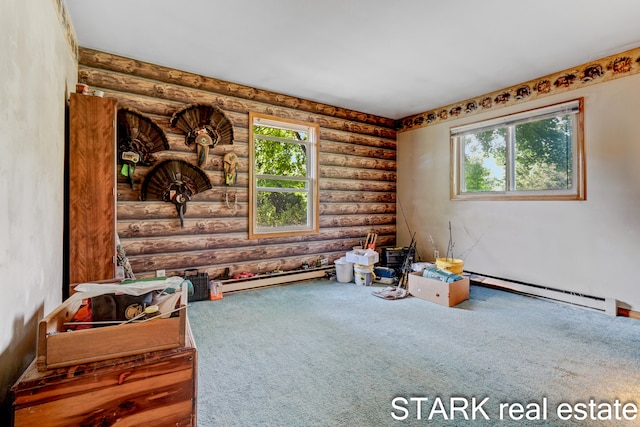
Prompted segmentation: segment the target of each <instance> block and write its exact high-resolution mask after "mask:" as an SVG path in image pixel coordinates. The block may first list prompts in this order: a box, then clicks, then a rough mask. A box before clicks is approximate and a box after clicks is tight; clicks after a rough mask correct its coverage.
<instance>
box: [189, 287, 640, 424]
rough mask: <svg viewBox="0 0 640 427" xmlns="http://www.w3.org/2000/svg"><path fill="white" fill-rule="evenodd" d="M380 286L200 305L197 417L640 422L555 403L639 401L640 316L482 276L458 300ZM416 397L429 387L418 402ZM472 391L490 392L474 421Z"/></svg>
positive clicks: (265, 293)
mask: <svg viewBox="0 0 640 427" xmlns="http://www.w3.org/2000/svg"><path fill="white" fill-rule="evenodd" d="M375 289H376V288H375V287H363V286H357V285H355V284H353V283H351V284H342V283H336V282H331V281H328V280H319V281H313V282H304V283H301V284H295V285H288V286H280V287H271V288H265V289H261V290H255V291H248V292H241V293H235V294H228V295H225V296H224V298H223V299H222V300H219V301H199V302H195V303H192V306H191V307H190V308H189V319H190V323H191V328H192V330H193V333H194V336H195V339H196V343H197V346H198V425H199V426H205V427H208V426H225V427H226V426H270V427H271V426H350V427H353V426H396V425H397V426H399V425H420V426H424V425H448V426H460V425H472V426H476V425H477V426H494V425H501V426H503V425H504V426H510V425H513V426H525V425H526V426H528V425H556V426H563V425H581V426H590V425H592V426H604V425H615V426H627V425H640V421H639V420H638V417H636V419H635V420H634V421H625V420H624V419H622V420H615V417H616V412H615V407H613V405H612V412H611V413H610V416H611V418H612V419H613V420H612V421H592V420H590V418H591V415H590V412H589V411H590V409H589V407H585V408H586V411H587V412H586V419H583V420H580V419H576V418H583V416H582V415H581V413H580V412H578V413H577V414H575V415H574V416H570V417H569V419H568V420H566V421H563V420H560V419H559V418H558V417H557V414H556V411H557V409H558V407H559V406H560V405H561V404H562V403H568V404H570V405H575V404H576V403H579V402H583V403H586V404H588V403H589V402H590V401H591V400H593V405H595V406H594V409H595V410H594V411H593V412H594V414H595V415H596V418H603V417H606V415H607V413H606V412H602V411H603V410H606V408H607V406H606V405H608V404H614V403H615V401H616V399H618V400H619V402H620V403H621V404H622V405H625V404H629V403H630V404H631V405H632V406H627V408H628V409H633V407H638V406H640V322H639V321H637V320H633V319H628V318H622V317H615V318H614V317H610V316H607V315H606V314H603V313H599V312H595V311H591V310H587V309H583V308H577V307H573V306H568V305H564V304H560V303H555V302H551V301H546V300H541V299H536V298H531V297H527V296H523V295H518V294H513V293H509V292H505V291H500V290H496V289H490V288H485V287H480V286H473V285H472V286H471V298H470V300H469V301H465V302H463V303H461V304H459V305H458V306H457V307H455V308H447V307H443V306H440V305H437V304H433V303H430V302H427V301H423V300H421V299H418V298H415V297H409V298H406V299H402V300H394V301H388V300H384V299H380V298H376V297H374V296H372V295H371V292H372V290H375ZM397 397H401V398H404V399H406V402H407V403H406V404H405V403H404V402H405V401H403V400H396V401H395V402H396V405H395V407H392V401H393V400H394V398H397ZM411 398H425V399H427V400H423V401H422V403H421V405H422V406H421V411H420V413H418V411H417V401H415V400H410V399H411ZM473 398H475V399H476V403H477V404H478V405H479V404H480V403H481V401H483V399H485V398H488V400H487V401H486V402H485V403H484V404H483V405H481V406H480V409H479V410H477V411H476V413H475V415H476V417H475V418H476V419H475V420H473V419H472V416H473V413H472V410H471V408H472V404H473V401H472V399H473ZM543 398H546V400H547V412H546V417H547V419H546V420H544V419H540V420H537V418H542V417H543V410H542V409H543V407H542V405H543ZM452 399H453V402H452ZM465 402H468V404H469V407H468V408H467V409H466V410H460V411H457V412H454V413H453V414H451V413H450V412H449V411H450V410H451V406H452V404H453V406H455V407H461V406H462V405H464V403H465ZM501 404H502V405H509V406H504V407H503V410H502V413H503V419H502V420H501V419H500V405H501ZM512 404H513V406H512ZM518 404H520V405H522V407H523V408H524V412H518V411H517V409H518V406H517V405H518ZM510 407H511V408H512V410H513V411H514V412H512V413H511V414H510V413H509V408H510ZM538 408H539V410H538ZM577 409H578V410H580V409H581V408H580V407H578V408H577ZM482 411H484V413H486V415H487V416H488V418H489V419H488V420H487V419H485V416H484V415H483V413H482ZM599 411H600V412H599ZM392 414H394V415H396V417H399V418H404V420H396V419H394V418H393V417H392ZM598 414H599V417H598ZM618 414H620V415H624V414H622V412H621V411H618ZM430 415H431V420H429V419H428V418H429V416H430ZM451 415H453V419H451V418H452V417H451ZM465 415H468V417H469V420H465V417H464V416H465ZM418 418H420V419H418ZM622 418H624V417H622Z"/></svg>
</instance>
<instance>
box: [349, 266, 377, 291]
mask: <svg viewBox="0 0 640 427" xmlns="http://www.w3.org/2000/svg"><path fill="white" fill-rule="evenodd" d="M353 271H354V275H355V277H356V285H361V286H371V283H372V282H373V266H372V265H360V264H356V265H355V266H354V267H353Z"/></svg>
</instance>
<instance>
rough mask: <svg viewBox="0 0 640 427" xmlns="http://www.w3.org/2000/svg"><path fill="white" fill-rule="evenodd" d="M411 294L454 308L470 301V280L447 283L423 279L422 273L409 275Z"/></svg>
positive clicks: (464, 279)
mask: <svg viewBox="0 0 640 427" xmlns="http://www.w3.org/2000/svg"><path fill="white" fill-rule="evenodd" d="M409 293H410V294H411V295H413V296H415V297H418V298H420V299H423V300H426V301H431V302H435V303H436V304H440V305H444V306H446V307H453V306H454V305H458V304H460V303H461V302H462V301H465V300H468V299H469V278H468V277H464V278H462V279H461V280H457V281H455V282H451V283H446V282H442V281H440V280H436V279H428V278H426V277H422V272H421V271H417V272H413V273H409Z"/></svg>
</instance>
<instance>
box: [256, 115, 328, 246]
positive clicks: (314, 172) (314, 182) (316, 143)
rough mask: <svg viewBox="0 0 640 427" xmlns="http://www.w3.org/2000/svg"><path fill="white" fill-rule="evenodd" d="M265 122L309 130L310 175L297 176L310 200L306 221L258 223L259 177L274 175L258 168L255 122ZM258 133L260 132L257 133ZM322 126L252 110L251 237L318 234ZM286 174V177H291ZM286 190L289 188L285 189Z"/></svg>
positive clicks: (271, 177) (308, 166) (287, 127)
mask: <svg viewBox="0 0 640 427" xmlns="http://www.w3.org/2000/svg"><path fill="white" fill-rule="evenodd" d="M260 124H262V125H265V126H272V127H282V128H285V129H292V130H302V129H305V131H306V132H307V142H306V143H305V145H307V147H308V150H307V175H306V177H304V178H300V179H296V180H299V181H307V183H308V189H307V194H308V201H307V225H306V226H290V227H275V228H274V227H269V228H268V229H266V228H260V227H258V225H257V223H256V219H257V205H258V202H257V196H258V192H259V187H258V186H257V183H258V180H259V179H260V178H261V177H265V178H267V179H273V178H274V176H273V175H260V174H257V173H256V171H255V139H256V134H254V126H255V125H260ZM258 136H259V135H258ZM319 158H320V126H319V125H318V124H315V123H310V122H305V121H301V120H295V119H288V118H282V117H277V116H272V115H268V114H262V113H257V112H249V239H263V238H274V237H287V236H301V235H308V234H317V233H319V232H320V196H319V194H320V185H319V174H320V165H319ZM290 179H291V178H290V177H286V178H285V180H290ZM283 192H287V190H284V191H283Z"/></svg>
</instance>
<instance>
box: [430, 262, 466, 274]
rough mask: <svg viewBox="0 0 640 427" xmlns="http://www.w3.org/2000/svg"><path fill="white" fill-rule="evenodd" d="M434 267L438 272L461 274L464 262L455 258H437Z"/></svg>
mask: <svg viewBox="0 0 640 427" xmlns="http://www.w3.org/2000/svg"><path fill="white" fill-rule="evenodd" d="M436 267H437V268H439V269H440V270H447V271H450V272H452V273H455V274H462V270H463V269H464V261H463V260H461V259H457V258H438V259H436Z"/></svg>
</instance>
